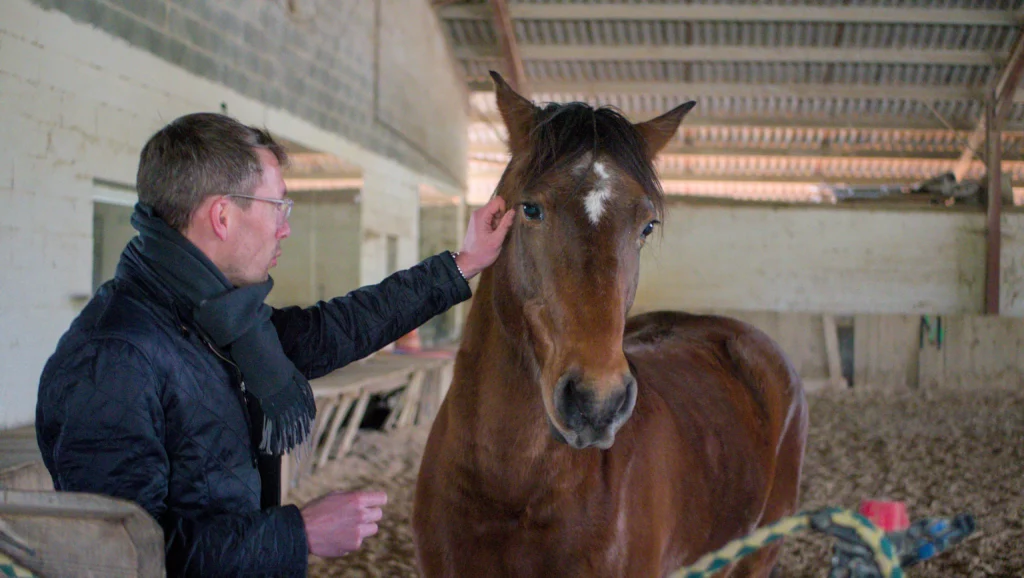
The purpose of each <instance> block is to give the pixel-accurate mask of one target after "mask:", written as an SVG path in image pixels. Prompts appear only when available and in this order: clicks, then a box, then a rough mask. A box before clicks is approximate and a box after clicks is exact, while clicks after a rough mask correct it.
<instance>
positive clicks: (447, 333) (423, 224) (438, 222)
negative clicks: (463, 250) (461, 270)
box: [419, 205, 476, 346]
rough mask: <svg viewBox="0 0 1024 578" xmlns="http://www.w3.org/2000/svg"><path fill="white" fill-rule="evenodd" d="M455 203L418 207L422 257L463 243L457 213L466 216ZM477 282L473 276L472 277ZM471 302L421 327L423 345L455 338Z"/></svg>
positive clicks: (462, 228) (452, 248)
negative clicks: (461, 317) (463, 315)
mask: <svg viewBox="0 0 1024 578" xmlns="http://www.w3.org/2000/svg"><path fill="white" fill-rule="evenodd" d="M465 213H466V211H464V210H461V209H460V207H459V206H457V205H440V206H438V205H435V206H427V205H423V206H421V207H420V246H419V251H420V258H421V259H425V258H427V257H430V256H431V255H436V254H438V253H440V252H442V251H455V250H458V249H459V247H460V246H461V245H462V237H461V235H460V233H461V232H462V231H464V230H465V223H463V225H462V227H460V226H459V216H460V214H462V215H465ZM471 281H472V282H474V283H475V282H476V279H473V280H471ZM470 303H471V301H470V302H467V303H465V304H464V305H462V306H456V307H455V308H453V309H452V310H450V311H448V312H446V313H444V314H442V315H438V316H437V317H435V318H433V319H431V320H430V321H428V322H426V323H425V324H424V325H423V326H422V327H420V331H419V333H420V339H421V341H422V342H423V344H424V346H430V345H432V344H435V343H438V342H445V341H451V340H452V339H454V338H456V337H457V333H458V329H459V327H460V316H461V315H462V314H465V313H468V311H469V305H470Z"/></svg>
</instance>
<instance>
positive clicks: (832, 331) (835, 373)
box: [821, 314, 847, 388]
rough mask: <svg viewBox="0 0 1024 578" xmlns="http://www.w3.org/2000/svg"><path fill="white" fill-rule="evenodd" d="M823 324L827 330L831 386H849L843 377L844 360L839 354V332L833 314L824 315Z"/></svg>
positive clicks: (826, 345)
mask: <svg viewBox="0 0 1024 578" xmlns="http://www.w3.org/2000/svg"><path fill="white" fill-rule="evenodd" d="M821 325H822V327H823V328H824V330H825V355H826V357H827V358H828V380H829V385H830V386H831V387H840V388H845V387H847V383H846V378H845V377H843V362H842V358H841V357H840V355H839V332H838V329H837V328H836V318H835V316H833V315H828V314H826V315H822V316H821Z"/></svg>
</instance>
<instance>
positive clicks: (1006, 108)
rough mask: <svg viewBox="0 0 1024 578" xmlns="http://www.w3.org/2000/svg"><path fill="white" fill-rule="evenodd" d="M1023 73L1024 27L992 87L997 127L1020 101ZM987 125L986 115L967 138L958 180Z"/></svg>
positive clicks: (971, 160)
mask: <svg viewBox="0 0 1024 578" xmlns="http://www.w3.org/2000/svg"><path fill="white" fill-rule="evenodd" d="M1022 75H1024V28H1021V29H1020V30H1018V32H1017V40H1016V41H1015V42H1014V45H1013V49H1012V50H1011V51H1010V57H1009V60H1007V62H1006V65H1005V66H1004V67H1003V70H1002V71H1001V72H1000V73H999V77H998V78H997V80H996V83H995V86H993V87H992V92H991V94H992V97H990V99H991V98H994V99H995V101H996V107H995V111H994V112H995V115H994V119H995V123H996V127H997V128H999V127H1002V126H1003V124H1005V123H1006V118H1007V117H1008V116H1009V114H1010V109H1011V108H1012V107H1013V103H1014V102H1018V100H1017V99H1018V94H1019V93H1020V81H1021V77H1022ZM990 99H986V100H990ZM985 125H986V122H985V117H982V119H981V121H979V122H978V126H977V127H976V128H975V129H974V132H972V133H971V135H970V136H969V137H968V138H967V145H966V146H965V147H964V150H963V152H962V153H961V154H960V160H959V161H957V164H956V166H955V167H954V168H953V174H954V175H955V176H956V179H957V180H958V181H959V180H960V179H962V178H963V175H965V174H967V171H968V170H969V169H970V167H971V163H972V162H973V161H974V157H975V155H976V154H977V151H978V149H979V147H981V145H982V143H984V142H985V134H986V130H987V129H986V127H985Z"/></svg>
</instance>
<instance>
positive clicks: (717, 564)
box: [669, 508, 903, 578]
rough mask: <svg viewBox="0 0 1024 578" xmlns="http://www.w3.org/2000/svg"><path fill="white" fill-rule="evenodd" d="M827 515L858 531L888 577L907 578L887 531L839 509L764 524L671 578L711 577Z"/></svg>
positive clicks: (803, 514) (836, 523)
mask: <svg viewBox="0 0 1024 578" xmlns="http://www.w3.org/2000/svg"><path fill="white" fill-rule="evenodd" d="M823 515H824V516H827V517H828V520H829V521H830V523H831V524H833V525H835V526H840V527H844V528H849V529H851V530H853V531H854V532H856V534H857V536H858V537H859V538H860V539H861V540H862V541H863V542H864V544H866V545H867V546H868V547H870V548H871V550H872V552H873V553H874V561H875V564H876V565H877V566H878V569H879V570H880V571H881V573H882V576H883V577H884V578H903V570H902V569H901V568H900V563H899V559H898V558H897V554H896V551H895V549H894V548H893V545H892V542H890V541H889V539H888V538H887V537H886V536H885V532H883V531H882V530H881V529H879V528H878V527H877V526H875V525H874V524H872V523H871V521H870V520H868V519H867V518H865V517H864V516H862V515H860V514H857V513H854V512H850V511H848V510H841V509H838V508H826V509H824V510H819V511H815V512H806V513H801V514H797V515H795V516H789V517H788V518H782V519H781V520H779V521H777V522H773V523H771V524H768V525H767V526H762V527H760V528H758V529H757V530H755V531H754V532H753V533H751V534H750V535H748V536H745V537H743V538H739V539H736V540H733V541H732V542H729V543H728V544H726V545H725V546H723V547H721V548H719V549H718V550H716V551H714V552H711V553H709V554H705V555H704V556H702V557H701V558H700V559H698V560H697V561H696V562H694V563H693V564H691V565H689V566H686V567H685V568H680V569H679V570H677V571H676V572H675V573H673V574H670V575H669V578H706V577H708V576H711V575H712V574H714V573H715V572H718V571H720V570H722V569H724V568H725V567H727V566H728V565H729V564H732V563H734V562H737V561H739V560H740V559H742V558H744V557H746V556H748V555H750V554H753V553H754V552H757V551H758V550H760V549H761V548H763V547H765V546H767V545H768V544H771V543H772V542H775V541H777V540H780V539H782V538H784V537H786V536H792V535H794V534H798V533H800V532H803V531H805V530H808V529H816V528H814V524H813V522H812V519H813V518H815V517H817V516H823Z"/></svg>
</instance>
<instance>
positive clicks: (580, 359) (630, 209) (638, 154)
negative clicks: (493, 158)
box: [492, 73, 696, 449]
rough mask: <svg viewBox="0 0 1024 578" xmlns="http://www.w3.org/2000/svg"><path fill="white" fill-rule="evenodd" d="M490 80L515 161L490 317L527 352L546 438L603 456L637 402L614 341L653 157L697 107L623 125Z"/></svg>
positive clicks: (626, 305)
mask: <svg viewBox="0 0 1024 578" xmlns="http://www.w3.org/2000/svg"><path fill="white" fill-rule="evenodd" d="M492 76H493V77H494V80H495V82H496V84H497V87H496V93H497V102H498V109H499V110H500V112H501V116H502V119H503V120H504V122H505V125H506V126H507V128H508V141H509V148H510V150H511V153H512V158H511V160H510V162H509V164H508V167H507V168H506V169H505V173H504V174H503V175H502V178H501V182H500V183H499V185H498V189H497V192H496V194H498V195H500V196H501V197H502V198H503V199H504V200H505V203H506V206H507V207H509V208H511V209H512V210H515V211H517V213H518V215H517V216H516V223H515V224H514V225H513V227H512V230H511V231H510V233H509V236H508V238H507V240H506V244H505V247H504V248H503V250H502V254H501V257H500V259H499V261H498V262H497V263H495V265H494V266H493V268H492V274H493V275H494V279H495V283H494V289H493V291H494V295H493V300H494V303H495V309H496V311H497V314H498V317H499V319H500V321H501V325H502V327H503V328H504V330H505V331H507V332H508V333H509V334H510V335H511V336H512V337H513V338H514V339H516V340H518V341H519V342H521V343H523V344H527V346H526V347H525V348H524V350H523V353H524V355H525V357H527V363H530V364H532V365H533V366H534V369H535V370H536V372H537V374H538V377H539V382H540V384H541V395H542V396H543V400H544V408H545V411H546V413H547V416H548V421H549V425H550V426H551V431H552V433H553V435H554V436H555V438H556V439H558V440H560V441H564V442H565V443H568V444H569V445H570V446H572V447H575V448H585V447H590V446H596V447H598V448H602V449H606V448H608V447H611V445H612V443H613V442H614V440H615V433H616V431H618V429H619V427H620V426H621V425H622V424H623V423H624V422H625V421H626V420H627V419H629V416H630V415H631V414H632V411H633V406H634V404H635V402H636V379H635V378H634V377H633V375H632V372H631V371H630V367H629V363H628V361H627V360H626V356H625V354H624V353H623V350H622V338H623V330H624V327H625V322H626V314H627V313H628V311H629V309H630V307H631V306H632V304H633V298H634V296H635V295H636V286H637V282H638V280H639V274H640V249H641V248H642V247H643V246H644V243H645V241H646V240H647V238H648V236H649V235H650V234H651V233H652V232H653V231H654V229H655V226H656V225H657V224H658V223H659V218H660V216H661V213H662V201H663V195H662V191H661V187H660V184H659V183H658V179H657V176H656V175H655V171H654V165H653V159H654V156H655V155H656V154H657V152H658V151H659V150H661V148H662V147H664V146H665V144H666V143H668V142H669V140H670V139H671V138H672V136H673V135H674V134H675V132H676V130H677V129H678V127H679V123H680V122H681V121H682V119H683V116H684V115H685V114H686V113H687V112H688V111H689V110H690V109H691V108H693V106H694V104H696V103H693V102H688V103H686V104H683V105H681V106H679V107H677V108H675V109H673V110H672V111H670V112H668V113H666V114H664V115H662V116H660V117H658V118H655V119H653V120H650V121H647V122H644V123H640V124H632V123H630V122H629V121H628V120H626V119H625V118H624V117H623V116H621V115H620V114H618V113H616V112H615V111H613V110H611V109H605V108H603V109H594V108H592V107H590V106H588V105H586V104H582V103H572V104H564V105H558V104H552V105H548V106H547V107H546V108H543V109H541V108H538V107H536V106H534V105H533V104H532V103H531V102H530V101H528V100H527V99H525V98H523V97H521V96H520V95H518V94H516V93H515V92H514V91H513V90H512V89H511V88H510V87H509V86H508V85H507V84H506V83H505V81H504V80H503V79H502V78H501V76H499V75H498V74H496V73H492Z"/></svg>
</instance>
